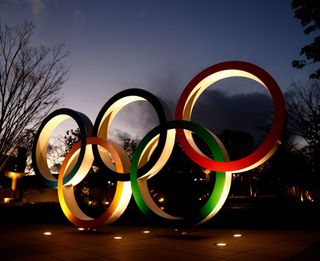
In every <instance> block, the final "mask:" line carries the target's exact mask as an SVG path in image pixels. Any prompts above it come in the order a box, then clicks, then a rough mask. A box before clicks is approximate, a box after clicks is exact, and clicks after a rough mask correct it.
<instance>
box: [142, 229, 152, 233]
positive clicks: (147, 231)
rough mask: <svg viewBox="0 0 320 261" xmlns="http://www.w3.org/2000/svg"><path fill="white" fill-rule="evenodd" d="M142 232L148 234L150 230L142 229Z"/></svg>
mask: <svg viewBox="0 0 320 261" xmlns="http://www.w3.org/2000/svg"><path fill="white" fill-rule="evenodd" d="M142 233H143V234H150V233H151V231H150V230H143V232H142Z"/></svg>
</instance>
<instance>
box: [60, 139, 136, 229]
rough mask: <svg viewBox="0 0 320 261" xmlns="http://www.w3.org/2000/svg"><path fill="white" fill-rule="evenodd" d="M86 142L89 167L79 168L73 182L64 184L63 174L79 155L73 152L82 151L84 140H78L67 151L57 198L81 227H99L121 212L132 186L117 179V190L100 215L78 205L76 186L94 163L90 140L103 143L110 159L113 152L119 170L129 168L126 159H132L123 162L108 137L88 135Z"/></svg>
mask: <svg viewBox="0 0 320 261" xmlns="http://www.w3.org/2000/svg"><path fill="white" fill-rule="evenodd" d="M86 144H87V145H86V157H85V159H84V160H85V161H87V162H88V163H90V164H87V166H86V168H82V169H81V170H78V172H77V173H76V175H75V176H74V178H73V179H72V184H70V185H68V186H65V185H64V184H63V178H64V175H65V174H66V172H67V170H68V168H70V167H72V165H73V163H74V161H76V157H75V156H74V154H75V153H77V152H79V149H80V150H81V146H82V143H81V142H78V143H77V144H76V145H74V146H73V147H72V149H71V150H70V151H69V153H68V154H67V156H66V158H65V159H64V161H63V163H62V166H61V169H60V171H59V177H58V198H59V202H60V206H61V208H62V211H63V213H64V214H65V216H66V217H67V218H68V219H69V220H70V221H71V222H72V223H73V224H75V225H76V226H79V227H85V228H92V227H99V226H101V225H103V224H110V223H112V222H114V221H115V220H116V219H118V218H119V217H120V216H121V214H122V213H123V212H124V211H125V209H126V208H127V206H128V204H129V202H130V198H131V186H130V182H122V181H117V188H116V192H115V195H114V198H113V200H112V202H111V204H110V206H109V207H108V209H107V210H106V211H105V212H104V213H103V214H102V215H101V216H99V217H98V218H91V217H89V216H88V215H86V214H85V213H84V212H83V211H82V210H81V209H80V208H79V206H78V204H77V201H76V199H75V196H74V191H73V186H75V185H77V184H78V183H79V182H81V180H82V179H83V178H84V177H85V176H86V174H87V173H88V172H89V170H90V168H91V166H92V163H93V160H94V156H93V153H92V150H91V145H90V144H96V145H99V146H101V147H103V148H104V149H105V150H103V151H105V155H104V157H107V158H109V160H110V162H111V159H110V156H109V154H108V153H110V155H111V157H112V162H114V165H115V168H116V170H117V171H118V172H124V171H128V167H129V165H128V164H127V163H128V162H130V160H129V158H128V159H127V162H122V161H121V157H120V155H119V154H118V152H117V150H116V148H115V147H114V146H113V145H112V143H110V142H107V141H106V140H105V139H102V138H98V137H89V138H87V140H86ZM97 147H98V146H97ZM99 150H100V149H99Z"/></svg>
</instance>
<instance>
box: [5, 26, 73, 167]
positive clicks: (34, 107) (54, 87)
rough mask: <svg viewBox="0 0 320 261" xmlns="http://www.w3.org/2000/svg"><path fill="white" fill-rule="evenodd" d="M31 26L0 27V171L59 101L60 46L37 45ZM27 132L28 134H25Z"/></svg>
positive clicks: (61, 75) (61, 79)
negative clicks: (11, 153)
mask: <svg viewBox="0 0 320 261" xmlns="http://www.w3.org/2000/svg"><path fill="white" fill-rule="evenodd" d="M34 28H35V27H34V25H33V24H32V23H29V22H25V23H23V24H22V25H18V26H14V27H10V26H7V25H1V24H0V162H1V163H2V164H1V167H0V170H1V169H2V168H3V166H4V162H5V159H6V157H7V155H8V154H10V152H12V151H14V149H15V148H17V147H18V146H20V145H21V144H19V143H21V141H23V140H25V139H24V138H23V135H24V134H25V133H30V132H32V131H33V130H34V129H35V128H37V126H38V124H39V123H40V122H41V120H42V119H43V118H44V117H45V116H46V115H47V114H48V113H49V111H50V110H52V108H53V107H54V106H55V105H56V104H57V103H58V102H59V99H60V97H59V95H58V94H59V91H60V89H61V85H62V84H63V82H64V80H65V76H66V73H67V70H66V69H65V67H64V66H63V64H62V60H63V59H64V58H65V57H66V55H67V52H66V51H65V48H64V46H63V45H59V46H57V47H54V48H47V47H44V46H37V45H35V43H34V42H33V41H32V36H33V33H34ZM26 130H28V131H26Z"/></svg>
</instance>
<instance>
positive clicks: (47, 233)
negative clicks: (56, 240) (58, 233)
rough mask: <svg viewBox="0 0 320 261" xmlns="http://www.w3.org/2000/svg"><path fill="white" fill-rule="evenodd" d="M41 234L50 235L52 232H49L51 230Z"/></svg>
mask: <svg viewBox="0 0 320 261" xmlns="http://www.w3.org/2000/svg"><path fill="white" fill-rule="evenodd" d="M43 234H44V235H45V236H51V235H52V233H51V232H49V231H47V232H44V233H43Z"/></svg>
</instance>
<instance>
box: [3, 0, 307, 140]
mask: <svg viewBox="0 0 320 261" xmlns="http://www.w3.org/2000/svg"><path fill="white" fill-rule="evenodd" d="M290 3H291V1H290V0H281V1H279V0H259V1H256V0H242V1H238V0H224V1H214V0H208V1H206V0H180V1H177V0H162V1H160V0H137V1H135V0H128V1H123V0H118V1H109V0H106V1H98V0H93V1H83V0H80V1H75V0H73V1H72V0H66V1H62V0H47V1H45V0H0V19H1V22H2V23H7V24H11V25H12V24H16V23H21V22H22V21H24V20H29V21H32V22H33V23H34V24H35V25H36V34H35V40H36V42H37V43H39V44H44V45H47V46H52V45H54V44H57V43H65V44H66V46H67V48H68V49H69V50H70V55H69V57H67V59H66V60H65V64H66V65H67V66H68V67H69V68H70V70H69V75H68V79H67V81H66V83H65V84H64V86H63V101H62V104H61V106H60V107H68V108H72V109H75V110H79V111H81V112H83V113H85V114H87V115H88V116H89V117H90V118H91V120H92V121H93V122H94V120H95V118H96V116H97V114H98V112H99V110H100V109H101V107H102V106H103V104H104V103H105V102H106V101H107V100H108V99H109V98H110V97H111V96H112V95H114V94H116V93H117V92H119V91H121V90H124V89H127V88H132V87H135V88H143V89H147V90H150V91H151V92H153V93H154V94H156V95H158V96H160V97H161V98H162V99H164V100H166V101H167V102H168V103H169V105H170V106H171V108H172V110H173V112H174V107H175V104H176V102H177V99H178V97H179V95H180V93H181V92H182V90H183V88H184V87H185V85H186V84H187V83H188V82H189V81H190V80H191V79H192V78H193V77H194V76H195V75H196V74H197V73H199V72H200V71H201V70H203V69H205V68H207V67H208V66H210V65H213V64H215V63H218V62H222V61H226V60H243V61H247V62H251V63H254V64H256V65H258V66H260V67H262V68H264V69H265V70H266V71H268V72H269V73H270V74H271V75H272V76H273V77H274V78H275V80H276V81H277V82H278V84H279V85H280V87H281V89H282V90H283V91H286V90H288V88H289V86H290V84H291V83H292V82H293V81H302V82H305V81H306V80H307V75H308V74H309V73H310V71H311V69H309V70H308V69H306V70H303V71H298V70H296V69H293V68H292V67H291V61H292V60H293V59H296V58H299V56H298V54H299V51H300V48H301V47H302V46H303V45H304V44H305V43H307V42H308V41H309V39H308V37H307V36H305V35H304V34H303V30H302V27H301V26H300V24H299V22H298V20H296V19H295V18H294V17H293V12H292V10H291V8H290ZM225 81H226V82H225V84H223V83H221V84H220V85H217V86H216V88H214V87H211V88H210V91H209V90H207V91H206V92H205V94H204V95H207V96H206V97H203V98H202V99H201V100H200V101H199V102H200V104H204V105H203V106H202V107H201V106H200V104H199V106H200V107H198V105H197V106H196V108H195V113H196V114H197V115H198V122H201V123H203V122H205V124H207V126H209V127H210V128H213V130H214V131H217V132H219V131H221V130H222V129H223V128H232V126H233V125H237V124H238V127H239V129H242V130H245V131H250V130H252V129H253V128H254V125H255V124H256V122H257V118H259V117H260V118H261V117H264V115H265V114H266V112H270V110H271V107H270V104H269V103H268V102H267V101H266V99H265V98H266V97H267V96H266V95H262V96H263V97H261V95H259V94H257V93H256V92H257V91H259V92H260V91H261V90H262V88H261V87H260V86H258V85H257V84H252V83H251V81H250V80H243V79H242V80H240V81H238V80H235V79H229V80H225ZM213 89H216V90H218V91H212V90H213ZM262 91H263V90H262ZM264 94H267V93H264ZM257 96H259V97H258V98H256V97H257ZM210 97H211V98H210ZM219 97H220V98H219ZM218 98H219V99H218ZM259 99H262V100H263V101H262V100H259ZM213 101H216V102H213ZM224 101H225V102H224ZM259 101H262V102H259ZM250 106H251V107H250ZM268 106H269V107H268ZM204 108H206V109H205V110H204ZM149 109H150V108H149ZM149 109H148V105H143V106H140V105H139V106H134V105H132V106H131V107H128V108H127V110H126V111H127V112H123V113H122V114H121V115H119V119H117V122H115V124H116V127H114V128H116V129H121V130H123V131H127V132H130V134H131V135H133V136H135V135H138V136H139V135H140V134H139V131H140V130H139V129H140V128H141V125H143V126H146V128H149V125H150V126H154V125H155V123H154V120H153V118H154V117H153V116H150V114H144V113H143V112H145V111H150V110H149ZM128 111H129V112H131V114H130V113H129V114H128ZM213 112H214V113H213ZM125 113H127V115H125ZM208 113H211V115H212V118H213V116H214V117H215V118H214V119H212V121H208V119H207V118H205V117H204V115H208ZM134 114H135V115H134ZM128 115H129V116H128ZM219 115H220V116H222V115H223V117H221V118H217V116H219ZM244 116H245V117H246V118H248V119H244ZM195 117H196V116H195ZM234 119H243V121H242V120H238V121H235V120H234ZM228 122H229V123H228ZM128 126H129V127H128ZM244 126H246V127H244ZM235 128H237V126H235ZM137 133H138V134H137Z"/></svg>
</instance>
